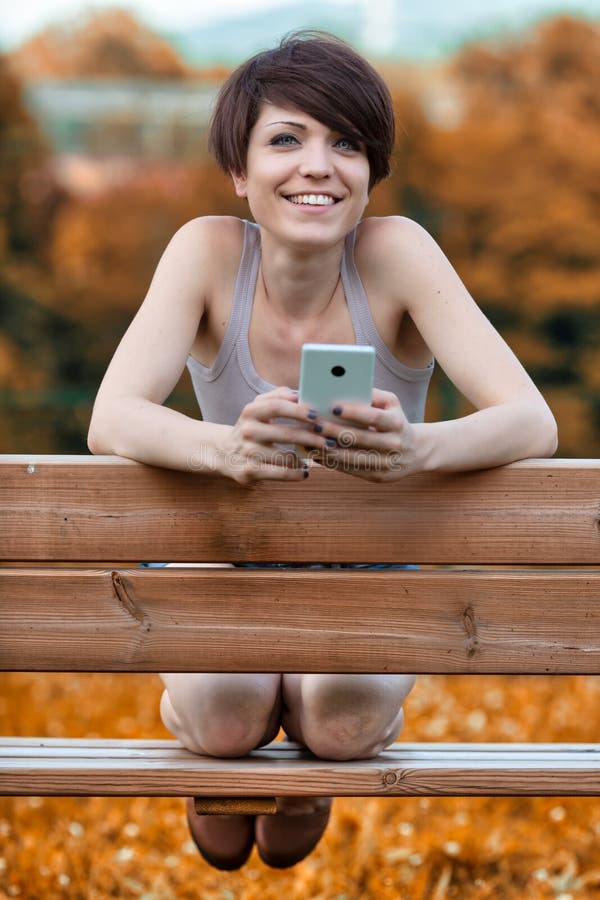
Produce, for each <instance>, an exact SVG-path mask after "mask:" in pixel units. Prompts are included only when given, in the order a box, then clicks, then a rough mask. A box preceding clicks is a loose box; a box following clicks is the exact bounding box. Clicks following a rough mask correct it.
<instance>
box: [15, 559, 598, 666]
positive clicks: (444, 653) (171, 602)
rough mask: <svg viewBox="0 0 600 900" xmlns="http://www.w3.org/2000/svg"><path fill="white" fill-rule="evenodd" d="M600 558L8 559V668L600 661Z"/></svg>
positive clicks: (560, 663)
mask: <svg viewBox="0 0 600 900" xmlns="http://www.w3.org/2000/svg"><path fill="white" fill-rule="evenodd" d="M599 598H600V568H596V569H588V570H585V569H584V570H573V571H570V570H553V571H549V570H534V569H532V570H522V571H514V570H504V569H503V570H493V571H488V570H470V571H469V570H459V569H457V570H439V569H431V570H420V571H367V570H361V571H352V572H351V571H344V570H334V571H331V570H329V571H328V570H320V571H319V570H272V569H271V570H258V569H255V570H241V569H230V568H223V569H178V568H174V569H162V570H147V569H142V568H135V569H125V570H121V571H119V572H112V573H111V572H110V571H106V570H102V569H77V568H76V569H72V570H69V569H51V568H49V569H46V568H44V569H42V568H39V569H38V568H35V569H29V568H25V569H3V570H0V621H1V623H2V627H1V629H0V669H3V670H21V671H22V670H25V671H50V670H54V671H67V670H68V671H133V672H145V671H153V672H159V671H163V672H164V671H209V672H210V671H215V672H219V671H222V672H237V671H241V672H243V671H247V672H252V671H253V672H414V673H459V672H462V673H488V674H489V673H510V672H513V673H539V674H557V673H560V674H575V673H580V674H584V673H585V674H598V673H600V606H599V604H598V599H599Z"/></svg>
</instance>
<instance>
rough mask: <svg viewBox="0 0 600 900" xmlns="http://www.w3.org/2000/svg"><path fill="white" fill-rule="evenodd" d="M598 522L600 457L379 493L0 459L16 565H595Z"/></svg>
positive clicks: (103, 463)
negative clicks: (79, 562)
mask: <svg viewBox="0 0 600 900" xmlns="http://www.w3.org/2000/svg"><path fill="white" fill-rule="evenodd" d="M457 510H460V513H459V514H457ZM599 522H600V461H598V460H580V459H577V460H556V459H554V460H526V461H524V462H519V463H514V464H512V465H510V466H504V467H500V468H497V469H493V470H487V471H484V472H464V473H459V474H440V473H435V474H419V475H413V476H411V477H410V478H407V479H403V480H401V481H398V482H394V483H391V484H381V485H377V484H370V483H368V482H364V481H362V480H361V479H358V478H349V477H348V476H344V475H341V474H339V473H335V472H328V471H325V470H323V469H314V470H313V471H311V475H310V478H308V479H307V480H306V481H305V482H302V483H301V484H285V483H282V482H262V483H260V484H258V485H256V486H255V487H254V488H253V489H252V490H248V489H247V488H244V487H241V486H240V485H237V484H236V483H234V482H233V481H231V480H230V479H225V478H218V477H214V476H203V475H199V474H194V473H193V472H189V473H184V472H173V471H167V470H165V469H158V468H154V467H152V466H143V465H140V464H138V463H134V462H131V461H130V460H124V459H120V458H118V457H92V456H89V457H86V456H81V457H76V456H75V457H51V456H50V457H47V456H12V457H11V456H7V457H3V458H2V460H1V461H0V559H2V560H11V561H27V560H38V561H44V560H54V561H57V560H88V561H106V560H113V561H115V562H118V561H121V562H122V561H132V560H135V561H137V560H156V559H158V560H167V561H172V562H178V561H179V562H185V561H188V562H189V561H196V562H206V561H208V562H213V561H216V562H221V561H222V562H236V561H237V562H240V561H247V562H264V561H278V560H279V561H281V560H284V561H288V562H310V561H312V562H371V563H375V562H384V563H385V562H388V563H389V562H409V563H410V562H412V563H431V564H437V563H449V564H453V563H478V564H504V563H517V564H518V563H519V562H521V563H525V564H528V565H531V564H536V563H539V564H561V563H566V564H570V565H574V564H577V565H596V564H598V562H599V561H600V529H599ZM366 523H368V524H366Z"/></svg>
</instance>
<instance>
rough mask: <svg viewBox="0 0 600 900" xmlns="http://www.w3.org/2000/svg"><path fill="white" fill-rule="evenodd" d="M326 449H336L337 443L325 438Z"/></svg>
mask: <svg viewBox="0 0 600 900" xmlns="http://www.w3.org/2000/svg"><path fill="white" fill-rule="evenodd" d="M325 442H326V443H327V446H328V447H337V441H336V440H334V439H333V438H325Z"/></svg>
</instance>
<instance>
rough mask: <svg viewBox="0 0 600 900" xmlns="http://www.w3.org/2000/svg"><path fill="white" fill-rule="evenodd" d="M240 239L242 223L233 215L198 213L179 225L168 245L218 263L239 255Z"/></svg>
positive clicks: (242, 230)
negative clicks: (203, 214)
mask: <svg viewBox="0 0 600 900" xmlns="http://www.w3.org/2000/svg"><path fill="white" fill-rule="evenodd" d="M243 239H244V223H243V222H242V220H241V219H237V218H235V217H234V216H198V218H196V219H191V220H190V221H189V222H186V223H185V225H182V226H181V228H179V230H178V231H176V232H175V234H174V235H173V237H172V238H171V242H170V245H169V246H170V248H171V249H173V250H175V251H181V252H182V253H187V252H191V254H192V255H193V258H194V259H196V260H197V261H198V262H201V264H202V265H203V266H205V265H206V264H207V263H208V264H210V265H211V267H212V266H213V265H214V266H215V267H217V266H222V265H223V264H226V262H227V260H228V259H230V257H231V256H232V255H233V256H234V257H235V256H236V255H237V256H239V252H240V251H241V246H242V243H243Z"/></svg>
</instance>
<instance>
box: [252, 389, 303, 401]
mask: <svg viewBox="0 0 600 900" xmlns="http://www.w3.org/2000/svg"><path fill="white" fill-rule="evenodd" d="M262 397H267V398H272V397H282V398H283V399H284V400H290V401H291V402H292V403H297V402H298V391H296V390H294V388H289V387H285V386H283V385H281V386H280V387H276V388H273V390H272V391H265V392H264V394H258V395H257V398H256V399H257V400H259V399H261V398H262Z"/></svg>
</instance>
